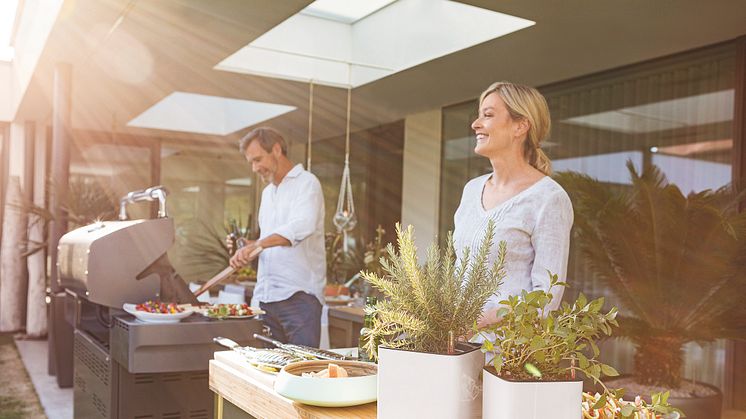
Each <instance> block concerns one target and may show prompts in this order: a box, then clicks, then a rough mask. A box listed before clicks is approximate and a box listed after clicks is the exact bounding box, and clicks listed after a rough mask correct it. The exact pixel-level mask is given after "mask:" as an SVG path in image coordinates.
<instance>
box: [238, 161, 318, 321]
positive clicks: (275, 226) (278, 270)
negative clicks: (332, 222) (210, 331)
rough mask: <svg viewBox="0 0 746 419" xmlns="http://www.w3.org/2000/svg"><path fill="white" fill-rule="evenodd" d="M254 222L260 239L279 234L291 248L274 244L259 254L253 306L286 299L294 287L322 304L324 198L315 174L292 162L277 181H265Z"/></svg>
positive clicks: (295, 290) (292, 292) (293, 291)
mask: <svg viewBox="0 0 746 419" xmlns="http://www.w3.org/2000/svg"><path fill="white" fill-rule="evenodd" d="M258 221H259V229H260V232H261V235H260V240H261V239H263V238H265V237H268V236H271V235H273V234H278V235H280V236H282V237H284V238H286V239H288V241H290V243H291V246H275V247H271V248H268V249H265V250H264V251H263V252H262V253H260V254H259V269H258V271H257V284H256V288H255V289H254V296H253V298H252V305H253V306H258V302H263V303H271V302H275V301H283V300H287V299H288V298H290V297H291V296H292V295H293V294H295V293H296V292H298V291H303V292H306V293H309V294H311V295H314V296H316V298H318V299H319V302H320V303H321V304H323V303H324V285H325V283H326V251H325V247H324V196H323V194H322V192H321V183H320V182H319V180H318V179H317V178H316V176H314V175H313V174H312V173H310V172H308V171H306V170H304V169H303V166H302V165H300V164H297V165H295V166H294V167H293V168H292V169H291V170H290V171H289V172H288V173H287V174H286V175H285V177H284V178H283V179H282V181H281V182H280V184H279V185H275V184H274V183H270V184H269V185H267V186H266V187H265V188H264V190H263V191H262V202H261V205H260V207H259V217H258Z"/></svg>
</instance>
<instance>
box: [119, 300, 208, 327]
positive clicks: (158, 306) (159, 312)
mask: <svg viewBox="0 0 746 419" xmlns="http://www.w3.org/2000/svg"><path fill="white" fill-rule="evenodd" d="M122 308H123V309H124V311H126V312H127V313H129V314H131V315H133V316H135V318H137V319H138V320H140V321H143V322H146V323H178V322H180V321H181V320H182V319H184V318H187V317H189V316H190V315H191V314H192V313H193V312H194V309H193V308H192V307H191V306H190V305H179V304H176V303H166V302H162V301H151V300H148V301H146V302H144V303H141V304H124V305H123V306H122Z"/></svg>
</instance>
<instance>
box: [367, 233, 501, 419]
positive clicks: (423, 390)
mask: <svg viewBox="0 0 746 419" xmlns="http://www.w3.org/2000/svg"><path fill="white" fill-rule="evenodd" d="M396 230H397V238H398V251H395V250H394V247H393V246H392V245H389V246H388V247H387V253H388V257H384V258H381V266H382V269H383V275H379V274H376V273H372V272H364V273H363V274H362V276H363V278H365V279H366V280H367V281H368V282H370V284H371V285H372V286H373V287H375V288H377V289H378V290H379V291H380V292H381V294H382V295H383V297H384V299H383V300H379V302H378V304H377V305H376V306H375V307H374V308H372V309H373V310H374V313H373V314H374V316H373V321H372V325H371V327H370V328H368V329H367V330H365V331H363V332H362V333H363V341H364V348H365V350H366V352H367V353H369V354H371V356H372V357H373V359H377V360H378V417H380V418H413V417H427V418H449V419H450V418H473V417H478V416H479V414H480V412H481V395H482V391H481V388H480V387H481V386H480V383H481V380H480V378H479V375H480V372H481V370H482V367H483V366H484V355H483V354H482V353H481V352H480V351H479V346H477V345H469V344H466V343H465V342H456V341H455V339H456V338H457V337H459V336H465V335H467V334H468V333H469V332H470V330H471V328H472V326H473V324H474V323H475V322H476V320H477V318H478V317H479V316H480V314H481V311H482V307H483V306H484V304H485V302H486V301H487V299H488V298H489V297H490V296H491V295H492V294H493V293H495V292H496V291H497V288H498V286H499V284H500V283H501V281H502V279H503V276H504V272H503V265H504V261H505V251H506V250H505V249H506V248H505V242H501V243H500V244H499V245H498V256H497V258H496V261H495V262H494V264H493V265H492V266H491V267H490V265H489V264H488V263H487V260H488V254H489V251H490V248H491V247H492V244H493V236H494V225H493V223H490V224H489V225H488V228H487V232H486V235H485V238H484V240H483V241H482V242H481V244H480V246H479V248H478V250H477V251H476V253H475V254H469V252H468V251H467V252H465V253H464V254H463V255H461V258H460V260H459V262H457V261H456V254H455V250H454V245H453V238H452V236H451V235H450V234H449V237H448V240H447V245H446V248H445V249H441V248H439V247H438V245H437V244H433V245H431V246H430V248H429V249H428V253H427V261H426V263H425V264H424V266H420V265H419V264H418V262H417V249H416V247H415V245H414V237H413V236H414V233H413V228H412V227H411V226H409V227H408V228H407V229H406V230H402V229H401V227H400V226H399V225H397V228H396Z"/></svg>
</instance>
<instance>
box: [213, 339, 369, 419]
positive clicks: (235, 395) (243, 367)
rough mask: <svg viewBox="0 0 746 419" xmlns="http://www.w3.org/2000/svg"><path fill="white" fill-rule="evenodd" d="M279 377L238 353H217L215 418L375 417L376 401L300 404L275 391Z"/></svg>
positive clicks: (329, 418)
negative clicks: (329, 404)
mask: <svg viewBox="0 0 746 419" xmlns="http://www.w3.org/2000/svg"><path fill="white" fill-rule="evenodd" d="M274 381H275V376H274V375H272V374H268V373H264V372H261V371H257V370H256V369H254V368H252V367H251V366H249V364H248V363H247V362H246V361H245V360H244V359H243V358H242V357H241V356H240V355H239V354H238V353H236V352H233V351H225V352H215V359H213V360H211V361H210V390H212V391H213V392H215V419H238V418H244V419H245V418H261V419H273V418H278V419H279V418H282V419H285V418H304V419H343V418H346V419H372V418H375V417H376V404H375V403H368V404H364V405H360V406H352V407H316V406H309V405H305V404H300V403H296V402H294V401H292V400H290V399H286V398H285V397H282V396H280V395H279V394H277V393H275V391H274Z"/></svg>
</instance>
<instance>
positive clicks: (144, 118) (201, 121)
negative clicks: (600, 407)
mask: <svg viewBox="0 0 746 419" xmlns="http://www.w3.org/2000/svg"><path fill="white" fill-rule="evenodd" d="M295 109H296V108H295V107H294V106H288V105H281V104H276V103H266V102H255V101H253V100H243V99H234V98H227V97H219V96H207V95H200V94H196V93H186V92H173V93H171V94H170V95H168V96H166V97H165V98H163V99H162V100H161V101H160V102H158V103H156V104H155V105H153V106H151V107H150V108H149V109H148V110H146V111H145V112H143V113H141V114H140V115H138V116H137V117H135V118H134V119H132V120H131V121H130V122H128V123H127V125H128V126H130V127H139V128H153V129H163V130H170V131H182V132H193V133H198V134H211V135H228V134H230V133H232V132H235V131H238V130H240V129H243V128H246V127H249V126H252V125H255V124H258V123H260V122H264V121H267V120H269V119H272V118H276V117H278V116H280V115H283V114H286V113H288V112H291V111H293V110H295Z"/></svg>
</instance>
